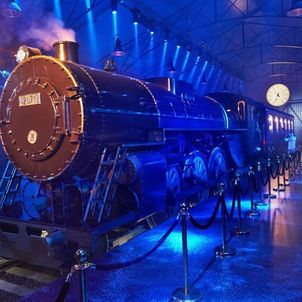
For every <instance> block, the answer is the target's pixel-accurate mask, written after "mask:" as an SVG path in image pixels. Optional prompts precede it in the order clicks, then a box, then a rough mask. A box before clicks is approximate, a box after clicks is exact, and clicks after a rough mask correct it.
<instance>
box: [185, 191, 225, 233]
mask: <svg viewBox="0 0 302 302" xmlns="http://www.w3.org/2000/svg"><path fill="white" fill-rule="evenodd" d="M220 204H221V197H220V195H218V199H217V202H216V205H215V208H214V212H213V214H212V216H211V217H210V219H209V220H208V222H207V223H205V224H201V223H199V222H198V221H197V220H196V219H195V218H194V217H192V216H191V215H189V221H190V222H191V224H192V225H193V226H195V227H196V228H198V229H200V230H206V229H208V228H209V227H210V226H211V225H212V224H213V222H214V220H215V219H216V217H217V213H218V210H219V207H220Z"/></svg>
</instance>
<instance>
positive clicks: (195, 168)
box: [183, 150, 209, 204]
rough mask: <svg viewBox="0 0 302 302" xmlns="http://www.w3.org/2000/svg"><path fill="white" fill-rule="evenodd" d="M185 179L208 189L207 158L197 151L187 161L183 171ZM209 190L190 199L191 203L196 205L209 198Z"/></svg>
mask: <svg viewBox="0 0 302 302" xmlns="http://www.w3.org/2000/svg"><path fill="white" fill-rule="evenodd" d="M183 179H184V180H185V181H187V182H189V183H191V184H204V185H205V186H206V187H208V168H207V163H206V160H205V157H204V156H203V155H202V154H201V153H200V152H199V151H198V150H195V151H193V152H191V153H190V154H189V157H188V158H187V159H186V161H185V165H184V170H183ZM208 195H209V190H208V189H205V190H203V191H202V192H199V193H198V194H195V195H194V196H192V197H191V198H190V203H191V204H195V203H197V202H198V201H201V200H205V199H207V198H208Z"/></svg>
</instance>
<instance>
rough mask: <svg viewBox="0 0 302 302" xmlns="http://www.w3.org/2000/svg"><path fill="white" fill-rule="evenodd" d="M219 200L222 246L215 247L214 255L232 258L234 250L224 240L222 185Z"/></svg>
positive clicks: (224, 217) (224, 215)
mask: <svg viewBox="0 0 302 302" xmlns="http://www.w3.org/2000/svg"><path fill="white" fill-rule="evenodd" d="M218 194H219V198H220V200H221V203H220V206H221V220H222V245H219V246H216V247H215V254H216V256H217V257H221V258H223V257H225V256H234V255H235V254H236V250H235V249H234V248H232V247H229V246H227V239H226V213H225V210H226V208H225V207H226V205H225V199H224V196H225V192H224V183H221V184H220V185H219V193H218Z"/></svg>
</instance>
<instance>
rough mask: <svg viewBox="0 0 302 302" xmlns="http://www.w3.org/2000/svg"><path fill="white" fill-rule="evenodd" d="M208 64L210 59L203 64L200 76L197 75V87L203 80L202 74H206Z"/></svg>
mask: <svg viewBox="0 0 302 302" xmlns="http://www.w3.org/2000/svg"><path fill="white" fill-rule="evenodd" d="M208 64H209V62H208V61H204V63H203V66H202V69H201V72H200V74H199V76H198V77H197V81H196V83H195V88H197V87H198V86H199V84H200V81H201V78H202V76H203V74H204V72H205V70H206V68H207V66H208Z"/></svg>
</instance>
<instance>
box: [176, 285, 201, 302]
mask: <svg viewBox="0 0 302 302" xmlns="http://www.w3.org/2000/svg"><path fill="white" fill-rule="evenodd" d="M171 301H173V302H200V301H202V294H201V292H200V291H199V290H197V289H196V288H190V289H189V292H188V294H187V295H186V294H185V290H184V288H177V289H175V290H174V291H173V293H172V298H171Z"/></svg>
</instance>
